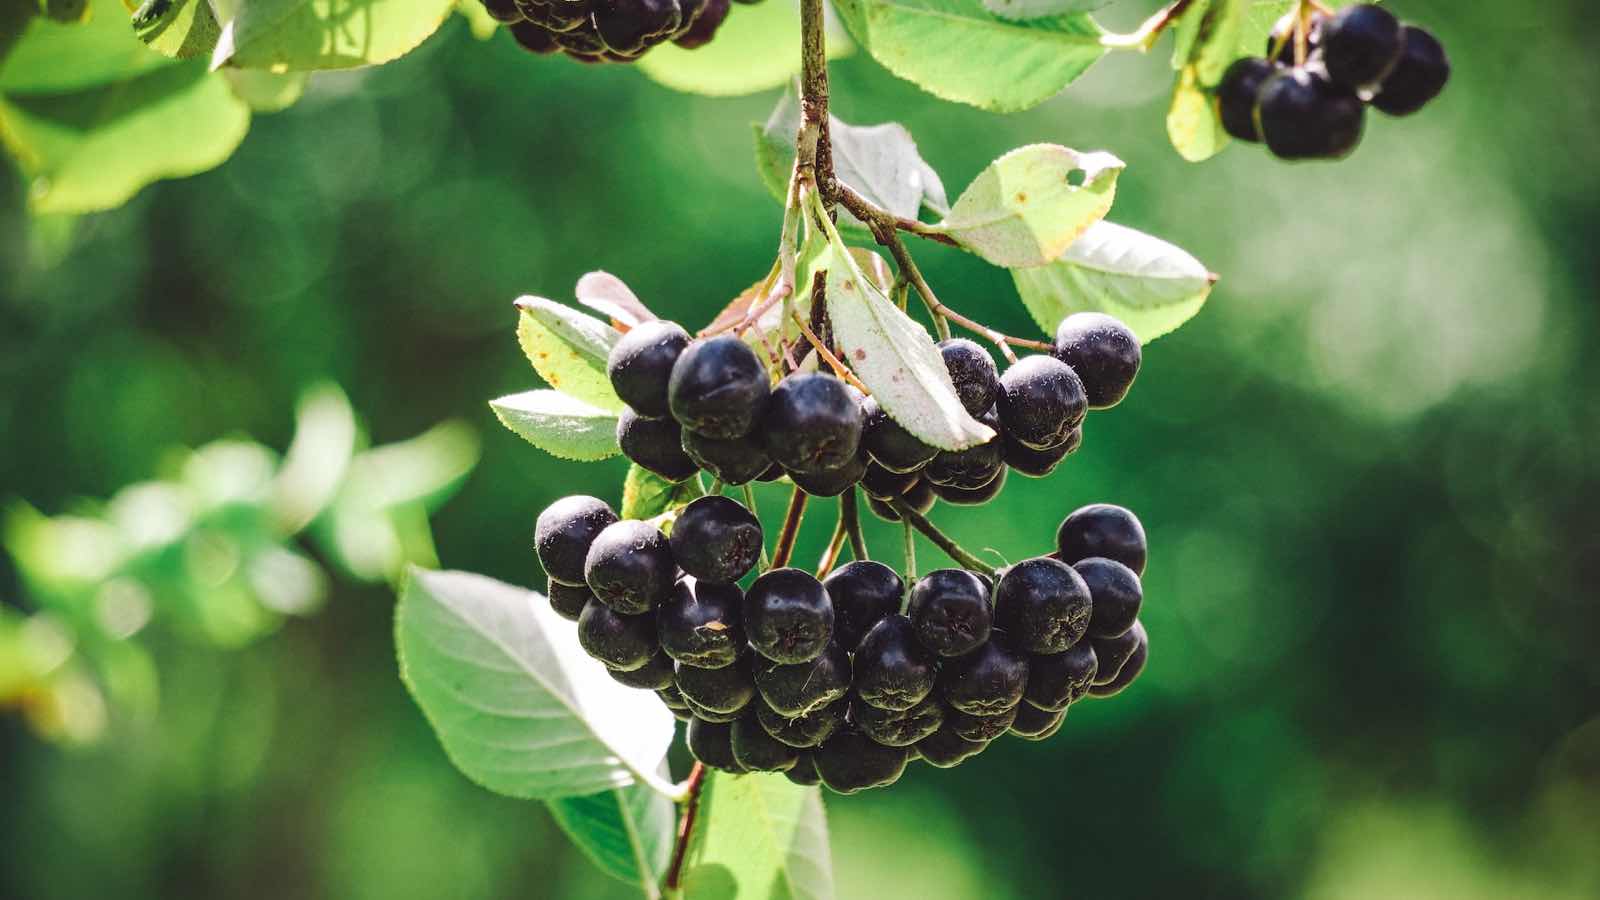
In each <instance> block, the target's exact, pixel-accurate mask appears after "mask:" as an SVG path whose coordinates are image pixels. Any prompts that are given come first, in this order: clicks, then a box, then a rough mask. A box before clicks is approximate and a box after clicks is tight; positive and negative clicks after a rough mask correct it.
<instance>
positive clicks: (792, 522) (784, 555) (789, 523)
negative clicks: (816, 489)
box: [770, 487, 809, 569]
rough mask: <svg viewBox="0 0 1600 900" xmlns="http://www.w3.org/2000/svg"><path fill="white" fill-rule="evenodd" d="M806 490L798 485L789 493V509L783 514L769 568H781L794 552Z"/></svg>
mask: <svg viewBox="0 0 1600 900" xmlns="http://www.w3.org/2000/svg"><path fill="white" fill-rule="evenodd" d="M807 499H809V498H808V497H807V496H806V492H805V491H802V490H800V489H799V488H798V487H797V488H795V489H794V493H792V494H790V495H789V510H788V512H785V513H784V514H783V530H781V531H779V532H778V546H776V547H774V548H773V549H772V565H771V567H770V568H774V569H781V568H783V567H784V566H786V565H788V564H789V557H790V556H792V555H793V554H794V542H795V540H796V539H797V538H799V537H800V520H801V519H803V518H805V515H806V500H807Z"/></svg>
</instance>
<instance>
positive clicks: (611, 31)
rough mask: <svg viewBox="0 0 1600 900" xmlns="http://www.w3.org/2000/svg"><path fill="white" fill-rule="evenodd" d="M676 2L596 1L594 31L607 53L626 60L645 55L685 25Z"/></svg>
mask: <svg viewBox="0 0 1600 900" xmlns="http://www.w3.org/2000/svg"><path fill="white" fill-rule="evenodd" d="M682 16H683V13H682V10H680V9H679V7H678V2H677V0H595V2H594V30H595V32H596V33H597V34H598V35H599V36H600V40H601V41H602V42H604V44H605V47H606V49H608V50H612V51H614V52H616V53H618V54H621V55H623V56H627V57H633V56H637V55H639V54H641V53H643V52H644V51H645V50H646V49H648V48H649V47H650V46H651V45H653V44H656V43H659V42H660V40H661V39H663V38H665V37H666V36H667V35H669V34H671V33H672V32H674V31H676V30H677V29H678V26H679V25H681V24H682V22H683V18H682Z"/></svg>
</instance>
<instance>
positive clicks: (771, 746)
mask: <svg viewBox="0 0 1600 900" xmlns="http://www.w3.org/2000/svg"><path fill="white" fill-rule="evenodd" d="M729 743H730V744H731V745H732V748H733V759H734V761H735V762H737V763H738V764H739V765H740V766H741V767H742V768H744V769H745V770H747V771H750V772H782V771H784V770H786V769H789V768H792V767H793V766H794V764H795V761H796V760H797V759H799V758H800V751H799V750H797V749H795V748H794V747H791V746H789V745H788V744H785V743H783V742H782V741H779V740H777V739H776V738H774V737H773V736H772V735H770V734H767V730H766V729H765V728H762V727H761V723H760V722H758V721H756V714H755V713H753V712H747V713H745V714H744V715H743V716H741V717H739V719H738V720H736V721H735V722H734V723H733V725H732V727H731V728H730V729H729Z"/></svg>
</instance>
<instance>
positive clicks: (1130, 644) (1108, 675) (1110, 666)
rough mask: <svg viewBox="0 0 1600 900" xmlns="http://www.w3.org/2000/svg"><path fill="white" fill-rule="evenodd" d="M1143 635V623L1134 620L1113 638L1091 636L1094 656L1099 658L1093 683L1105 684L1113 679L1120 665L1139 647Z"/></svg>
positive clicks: (1120, 668) (1120, 669)
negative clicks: (1125, 629) (1129, 626)
mask: <svg viewBox="0 0 1600 900" xmlns="http://www.w3.org/2000/svg"><path fill="white" fill-rule="evenodd" d="M1143 635H1144V625H1143V624H1142V623H1139V622H1134V623H1133V627H1132V628H1129V629H1128V630H1127V631H1124V632H1123V633H1122V634H1119V635H1117V636H1116V637H1113V638H1091V639H1090V642H1091V643H1092V644H1093V645H1094V655H1095V658H1096V659H1098V660H1099V662H1100V666H1099V669H1098V670H1097V671H1096V672H1095V676H1094V681H1093V682H1092V683H1093V684H1098V685H1105V684H1110V683H1111V682H1112V681H1115V680H1116V678H1117V675H1118V674H1119V673H1120V672H1121V671H1122V667H1123V666H1124V665H1127V662H1128V660H1129V659H1130V658H1132V657H1133V653H1134V651H1135V650H1138V649H1139V644H1140V643H1141V641H1142V640H1144V638H1143Z"/></svg>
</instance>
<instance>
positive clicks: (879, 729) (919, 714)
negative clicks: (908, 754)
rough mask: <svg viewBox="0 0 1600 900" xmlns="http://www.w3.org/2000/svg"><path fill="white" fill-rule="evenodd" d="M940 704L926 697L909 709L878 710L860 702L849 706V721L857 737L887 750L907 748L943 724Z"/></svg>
mask: <svg viewBox="0 0 1600 900" xmlns="http://www.w3.org/2000/svg"><path fill="white" fill-rule="evenodd" d="M944 716H945V708H944V704H943V703H941V702H940V701H939V698H937V697H928V698H926V699H924V700H923V701H922V702H921V703H918V704H916V705H914V706H912V707H910V708H909V709H897V710H890V709H880V708H878V707H876V706H873V705H872V704H870V703H863V702H862V701H861V700H860V698H857V699H856V700H854V701H852V702H851V704H850V721H851V723H852V724H854V725H855V726H856V728H858V729H860V731H861V733H862V734H864V735H866V736H867V737H869V738H871V739H872V740H874V741H877V742H878V743H880V744H884V745H887V746H890V747H909V746H911V745H912V744H915V743H916V742H917V741H920V740H922V739H923V738H925V737H927V736H929V735H931V734H933V733H934V732H935V731H938V730H939V727H940V726H942V725H943V724H944Z"/></svg>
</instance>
